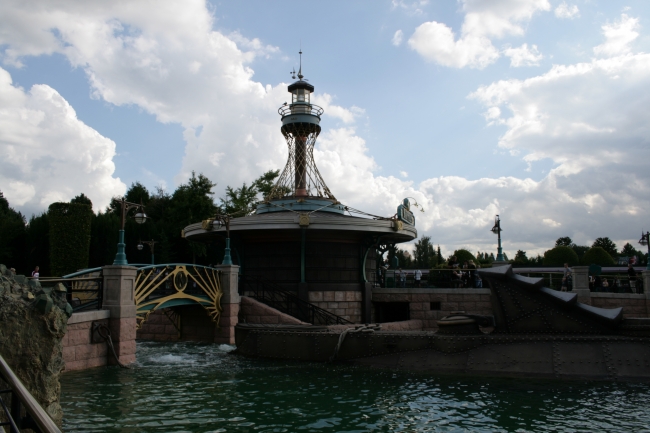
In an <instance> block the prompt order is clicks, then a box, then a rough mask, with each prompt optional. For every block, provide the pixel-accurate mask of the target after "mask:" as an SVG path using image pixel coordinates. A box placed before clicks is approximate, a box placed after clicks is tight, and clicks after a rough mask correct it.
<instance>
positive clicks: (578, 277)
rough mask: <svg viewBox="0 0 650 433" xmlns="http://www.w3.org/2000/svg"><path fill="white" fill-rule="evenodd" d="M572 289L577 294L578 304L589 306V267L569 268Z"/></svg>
mask: <svg viewBox="0 0 650 433" xmlns="http://www.w3.org/2000/svg"><path fill="white" fill-rule="evenodd" d="M571 270H572V272H571V274H572V280H573V288H572V290H571V291H572V292H573V293H577V294H578V302H581V303H583V304H587V305H591V290H589V266H573V267H572V268H571Z"/></svg>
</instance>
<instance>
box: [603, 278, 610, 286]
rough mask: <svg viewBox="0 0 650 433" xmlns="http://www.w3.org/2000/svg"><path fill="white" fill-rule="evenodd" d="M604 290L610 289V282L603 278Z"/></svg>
mask: <svg viewBox="0 0 650 433" xmlns="http://www.w3.org/2000/svg"><path fill="white" fill-rule="evenodd" d="M603 288H605V289H607V288H609V282H608V281H607V278H603Z"/></svg>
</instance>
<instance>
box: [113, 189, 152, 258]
mask: <svg viewBox="0 0 650 433" xmlns="http://www.w3.org/2000/svg"><path fill="white" fill-rule="evenodd" d="M120 205H121V208H122V213H121V224H120V227H121V228H120V237H119V241H118V242H117V254H115V260H114V261H113V265H122V266H124V265H128V264H129V262H127V261H126V253H125V252H124V248H125V247H126V244H125V243H124V225H125V223H126V213H127V212H128V211H129V210H131V209H138V212H137V213H136V214H135V216H134V217H133V218H134V219H135V222H136V223H138V224H143V223H144V222H145V221H146V220H147V214H145V213H144V206H142V203H140V204H137V203H131V202H128V201H126V200H125V199H122V200H120Z"/></svg>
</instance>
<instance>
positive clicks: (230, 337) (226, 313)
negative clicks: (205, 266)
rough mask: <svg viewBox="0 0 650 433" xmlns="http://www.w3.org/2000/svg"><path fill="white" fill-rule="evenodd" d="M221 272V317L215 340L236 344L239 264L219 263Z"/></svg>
mask: <svg viewBox="0 0 650 433" xmlns="http://www.w3.org/2000/svg"><path fill="white" fill-rule="evenodd" d="M217 269H219V271H220V272H221V281H220V282H221V290H222V292H223V296H222V297H221V309H222V311H221V319H220V320H219V328H218V329H217V330H216V331H215V336H214V342H215V343H220V344H235V325H237V322H238V316H239V306H240V304H241V297H240V296H239V266H236V265H218V266H217Z"/></svg>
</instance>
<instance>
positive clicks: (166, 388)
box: [61, 343, 650, 432]
mask: <svg viewBox="0 0 650 433" xmlns="http://www.w3.org/2000/svg"><path fill="white" fill-rule="evenodd" d="M228 350H230V348H229V346H216V345H205V344H198V343H178V344H172V343H141V344H138V365H137V367H135V368H133V369H131V370H123V369H120V368H116V367H109V368H97V369H93V370H87V371H82V372H72V373H66V374H65V375H63V379H62V396H61V400H62V406H63V411H64V414H65V416H64V430H65V431H66V432H432V431H441V432H461V431H472V432H474V431H478V432H502V431H503V432H505V431H508V432H527V431H553V432H556V431H558V432H575V431H584V432H595V431H603V432H640V431H650V411H648V410H647V408H648V406H649V404H650V386H649V385H645V384H630V383H601V382H596V383H594V382H592V383H589V382H557V381H531V380H515V379H479V378H459V377H448V376H432V375H422V374H412V373H393V372H388V371H376V370H367V369H363V368H358V367H350V366H336V365H334V366H333V365H321V364H303V363H285V362H268V361H259V360H250V359H246V358H241V357H239V356H234V355H232V354H228V353H227V351H228Z"/></svg>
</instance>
